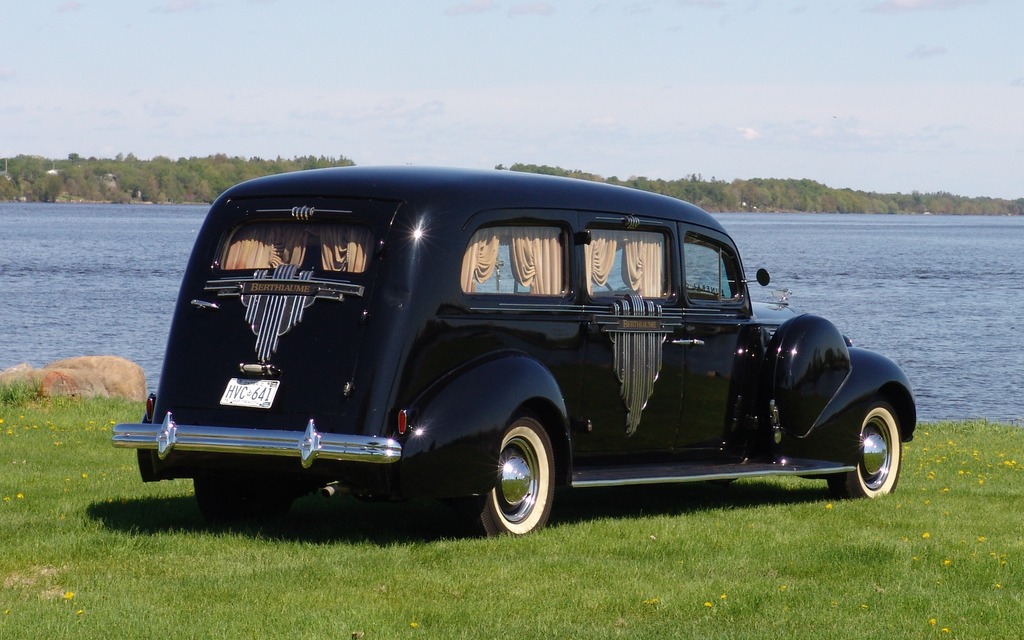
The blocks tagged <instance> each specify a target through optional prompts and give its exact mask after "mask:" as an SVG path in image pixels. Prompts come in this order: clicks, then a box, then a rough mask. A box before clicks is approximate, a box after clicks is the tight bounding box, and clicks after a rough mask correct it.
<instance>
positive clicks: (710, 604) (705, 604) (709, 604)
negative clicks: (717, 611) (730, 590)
mask: <svg viewBox="0 0 1024 640" xmlns="http://www.w3.org/2000/svg"><path fill="white" fill-rule="evenodd" d="M704 606H705V607H707V608H708V609H710V608H711V607H713V606H715V603H714V602H705V603H704Z"/></svg>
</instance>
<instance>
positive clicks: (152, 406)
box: [146, 393, 156, 423]
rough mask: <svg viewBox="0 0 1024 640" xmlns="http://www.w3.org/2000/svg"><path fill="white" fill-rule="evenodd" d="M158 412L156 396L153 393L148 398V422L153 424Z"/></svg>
mask: <svg viewBox="0 0 1024 640" xmlns="http://www.w3.org/2000/svg"><path fill="white" fill-rule="evenodd" d="M155 411H156V394H155V393H151V394H149V397H148V398H146V422H149V423H152V422H153V413H154V412H155Z"/></svg>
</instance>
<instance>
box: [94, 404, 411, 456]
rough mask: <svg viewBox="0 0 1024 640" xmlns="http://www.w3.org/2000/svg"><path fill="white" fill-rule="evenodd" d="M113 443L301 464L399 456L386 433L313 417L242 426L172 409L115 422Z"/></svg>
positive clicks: (164, 453) (398, 449)
mask: <svg viewBox="0 0 1024 640" xmlns="http://www.w3.org/2000/svg"><path fill="white" fill-rule="evenodd" d="M112 441H113V445H114V446H115V447H119V448H123V449H155V450H156V452H157V455H158V456H159V457H160V459H161V460H163V459H165V458H166V457H167V456H168V455H170V454H171V452H172V451H201V452H206V453H228V454H237V455H270V456H284V457H296V458H299V461H300V462H301V463H302V466H303V468H307V469H308V468H309V467H310V466H311V465H312V464H313V463H314V462H315V461H316V460H319V459H323V460H342V461H348V462H369V463H377V464H390V463H393V462H398V460H399V459H400V458H401V457H402V445H401V444H399V443H398V442H396V441H395V440H392V439H391V438H382V437H378V436H357V435H347V434H338V433H320V432H319V431H317V429H316V425H315V424H314V422H313V420H310V421H309V422H308V423H307V424H306V430H305V431H304V432H300V431H288V430H278V429H246V428H240V427H214V426H208V425H194V424H177V423H175V422H174V418H173V417H172V416H171V413H170V412H168V413H167V415H166V416H164V421H163V423H161V424H118V425H115V426H114V435H113V438H112Z"/></svg>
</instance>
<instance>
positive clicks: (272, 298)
mask: <svg viewBox="0 0 1024 640" xmlns="http://www.w3.org/2000/svg"><path fill="white" fill-rule="evenodd" d="M396 208H397V205H396V203H389V202H370V201H361V200H351V201H348V200H338V199H322V198H303V199H301V200H297V199H273V200H237V201H233V202H228V203H226V204H225V205H224V206H223V207H222V208H221V209H220V211H218V212H214V213H215V214H216V215H215V217H214V213H212V214H211V219H210V221H209V222H208V223H207V224H206V225H205V227H204V235H202V236H201V237H200V241H199V242H200V243H205V245H204V244H197V247H196V249H195V252H196V255H195V256H194V257H193V260H192V261H191V263H190V267H189V272H188V273H187V274H186V282H185V283H184V285H183V288H182V293H181V298H180V299H179V301H178V310H177V313H176V317H175V320H174V325H173V326H172V331H171V338H170V341H169V347H168V353H167V357H166V360H165V367H164V372H163V376H162V381H161V391H160V401H161V404H162V405H163V406H164V407H165V408H166V410H171V411H174V412H175V419H177V420H179V421H181V422H186V423H199V424H202V423H206V424H217V425H227V426H245V427H257V428H259V427H263V426H266V427H272V428H289V427H294V428H296V429H298V430H301V429H303V428H304V427H305V423H306V421H308V420H309V419H310V418H311V417H314V416H315V417H316V418H317V426H318V428H320V429H321V430H328V431H335V430H339V429H341V428H344V426H343V422H344V418H345V415H344V414H345V407H346V406H348V403H346V402H344V400H345V398H346V396H347V395H349V394H350V393H351V381H352V380H353V378H354V376H355V370H356V367H357V366H358V362H357V354H358V347H359V345H360V339H361V334H362V332H363V321H362V320H363V314H364V311H365V310H366V308H367V307H368V304H369V296H371V295H372V292H373V284H374V280H375V276H376V271H377V268H378V261H377V260H376V253H377V251H378V248H379V247H380V246H381V243H382V241H383V240H384V238H385V236H386V234H387V231H388V229H389V227H390V225H391V222H392V219H393V217H394V213H395V210H396ZM348 428H350V429H354V428H356V427H355V425H349V426H348Z"/></svg>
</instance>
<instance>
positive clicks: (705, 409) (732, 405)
mask: <svg viewBox="0 0 1024 640" xmlns="http://www.w3.org/2000/svg"><path fill="white" fill-rule="evenodd" d="M679 233H680V235H681V237H682V239H683V242H682V247H683V250H682V251H683V279H684V286H683V294H682V295H683V299H684V311H683V319H684V322H683V327H682V336H681V338H680V339H679V342H680V344H682V345H684V354H683V361H684V365H683V375H682V378H683V380H682V411H681V416H680V426H679V431H678V433H677V436H676V446H677V447H678V448H679V449H680V450H681V451H682V452H685V453H688V454H689V456H692V457H695V458H715V457H717V456H720V455H721V454H722V453H723V452H724V451H725V448H726V446H727V444H728V442H730V440H731V439H732V436H733V435H734V434H735V433H736V432H737V431H738V430H739V429H741V428H742V427H743V424H742V416H743V415H744V412H745V407H744V402H745V401H746V399H745V398H744V397H743V394H742V393H741V391H740V390H741V389H742V388H743V386H744V385H745V381H744V380H743V372H744V371H746V370H747V369H750V367H747V366H745V364H746V362H745V360H746V358H748V357H749V356H747V350H746V349H745V345H746V336H747V335H748V333H749V327H750V325H751V311H750V301H749V298H748V293H747V287H746V284H745V282H744V280H743V270H742V266H741V264H740V260H739V257H738V253H737V252H736V249H735V246H734V245H733V244H732V242H731V241H729V240H728V238H726V237H724V236H722V235H721V234H718V233H716V232H713V231H710V230H704V229H700V228H688V227H687V226H686V225H680V231H679Z"/></svg>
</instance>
